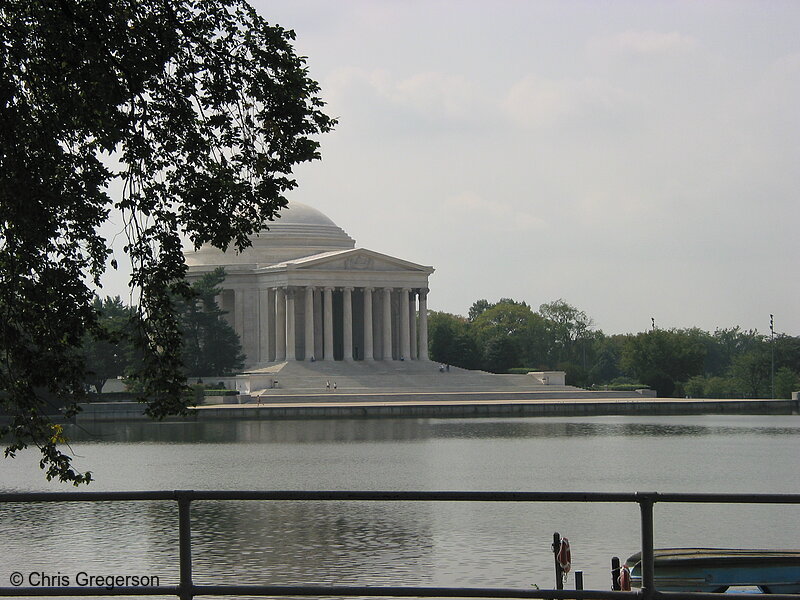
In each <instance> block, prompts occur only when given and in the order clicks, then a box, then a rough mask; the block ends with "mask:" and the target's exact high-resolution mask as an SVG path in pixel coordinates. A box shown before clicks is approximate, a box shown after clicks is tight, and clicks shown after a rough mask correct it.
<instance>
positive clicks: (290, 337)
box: [286, 288, 297, 360]
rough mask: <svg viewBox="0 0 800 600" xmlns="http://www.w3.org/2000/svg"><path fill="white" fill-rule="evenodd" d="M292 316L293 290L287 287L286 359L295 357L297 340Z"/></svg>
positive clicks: (293, 315)
mask: <svg viewBox="0 0 800 600" xmlns="http://www.w3.org/2000/svg"><path fill="white" fill-rule="evenodd" d="M294 317H295V314H294V290H293V289H292V288H289V289H287V290H286V360H295V358H296V356H295V348H296V347H297V340H296V339H295V328H294V325H295V319H294Z"/></svg>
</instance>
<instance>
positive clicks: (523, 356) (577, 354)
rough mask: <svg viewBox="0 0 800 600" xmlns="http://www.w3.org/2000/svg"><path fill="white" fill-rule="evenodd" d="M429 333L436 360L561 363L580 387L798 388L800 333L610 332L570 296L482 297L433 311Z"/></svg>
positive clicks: (685, 390)
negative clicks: (464, 307) (533, 299)
mask: <svg viewBox="0 0 800 600" xmlns="http://www.w3.org/2000/svg"><path fill="white" fill-rule="evenodd" d="M429 332H430V333H429V340H430V356H431V359H433V360H435V361H438V362H441V363H447V364H451V365H455V366H459V367H464V368H467V369H484V370H487V371H492V372H494V373H507V372H513V371H515V370H518V371H521V372H525V371H534V370H550V369H557V370H563V371H566V374H567V383H569V384H572V385H576V386H580V387H601V388H603V387H606V386H611V387H612V388H613V387H617V388H619V389H632V388H634V387H644V386H647V387H651V388H652V389H655V390H656V391H657V392H658V395H659V396H685V395H688V396H693V397H704V398H737V397H738V398H742V397H747V398H766V397H770V396H771V395H772V394H773V393H774V395H775V397H777V398H788V397H789V396H790V393H791V392H792V391H797V389H798V388H800V337H792V336H789V335H785V334H778V335H776V336H775V338H774V341H773V340H772V339H771V338H769V337H766V336H764V335H761V334H759V333H758V332H756V331H744V330H742V329H740V328H739V327H733V328H729V329H718V330H716V331H714V332H713V333H709V332H706V331H702V330H700V329H697V328H689V329H655V328H654V329H652V330H650V331H646V332H641V333H638V334H635V335H606V334H604V333H603V332H602V331H600V330H596V329H594V328H593V322H592V319H591V318H590V317H589V316H588V315H587V314H586V313H585V312H583V311H581V310H579V309H577V308H575V307H573V306H571V305H570V304H568V303H567V302H565V301H564V300H556V301H554V302H549V303H547V304H542V305H541V306H540V307H539V310H538V311H534V310H533V309H532V308H531V307H530V306H529V305H528V304H527V303H525V302H518V301H515V300H513V299H511V298H501V299H500V300H499V301H498V302H489V301H488V300H485V299H482V300H477V301H476V302H475V303H473V305H472V307H470V309H469V313H468V316H467V317H461V316H458V315H452V314H448V313H442V312H435V311H434V312H431V314H430V316H429ZM773 351H774V355H775V375H774V383H773V378H772V368H773V367H772V353H773Z"/></svg>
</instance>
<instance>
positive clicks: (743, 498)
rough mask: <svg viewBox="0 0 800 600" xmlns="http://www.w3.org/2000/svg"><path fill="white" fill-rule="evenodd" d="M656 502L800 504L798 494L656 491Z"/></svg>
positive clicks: (799, 495)
mask: <svg viewBox="0 0 800 600" xmlns="http://www.w3.org/2000/svg"><path fill="white" fill-rule="evenodd" d="M654 500H655V501H656V502H673V503H675V502H692V503H698V504H699V503H709V504H800V494H710V493H709V494H693V493H688V492H675V493H658V494H656V496H655V498H654Z"/></svg>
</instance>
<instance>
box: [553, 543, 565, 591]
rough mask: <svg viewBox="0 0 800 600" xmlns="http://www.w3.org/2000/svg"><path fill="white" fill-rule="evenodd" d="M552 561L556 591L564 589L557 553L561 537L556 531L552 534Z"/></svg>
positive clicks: (562, 574)
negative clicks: (554, 570)
mask: <svg viewBox="0 0 800 600" xmlns="http://www.w3.org/2000/svg"><path fill="white" fill-rule="evenodd" d="M551 547H552V549H553V560H554V561H555V567H556V589H557V590H563V589H564V571H562V570H561V564H560V563H559V562H558V551H559V549H560V548H561V535H560V534H559V533H558V532H557V531H556V532H555V533H554V534H553V545H552V546H551Z"/></svg>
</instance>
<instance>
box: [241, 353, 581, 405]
mask: <svg viewBox="0 0 800 600" xmlns="http://www.w3.org/2000/svg"><path fill="white" fill-rule="evenodd" d="M440 367H441V365H439V364H438V363H435V362H431V361H391V362H388V361H370V362H367V361H354V362H348V363H346V362H343V361H335V362H329V361H318V362H313V363H311V362H297V361H290V362H284V363H278V364H275V365H269V366H267V367H264V368H261V369H252V370H250V371H248V372H247V373H245V374H244V375H242V376H240V378H241V377H244V378H247V380H248V381H249V386H247V387H248V391H249V393H250V395H251V396H260V397H269V396H276V397H277V396H286V395H317V394H329V395H334V394H336V395H359V396H360V395H364V394H380V395H387V394H447V393H465V392H470V393H480V392H484V393H486V392H493V393H500V392H508V393H519V392H540V393H551V394H552V393H554V394H558V395H560V394H564V393H567V394H568V395H572V394H578V395H581V394H586V393H589V392H586V390H582V389H580V388H576V387H574V386H568V385H544V384H542V383H540V382H539V381H538V380H537V379H535V378H534V377H532V376H530V375H495V374H493V373H487V372H485V371H470V370H466V369H460V368H458V367H452V366H451V367H450V369H449V370H444V371H441V370H440ZM275 382H277V383H275Z"/></svg>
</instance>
